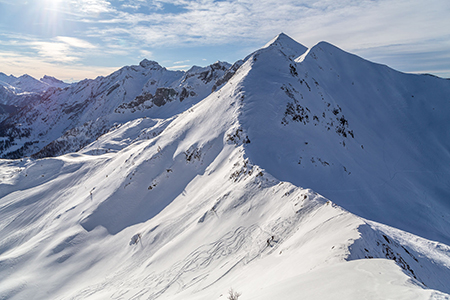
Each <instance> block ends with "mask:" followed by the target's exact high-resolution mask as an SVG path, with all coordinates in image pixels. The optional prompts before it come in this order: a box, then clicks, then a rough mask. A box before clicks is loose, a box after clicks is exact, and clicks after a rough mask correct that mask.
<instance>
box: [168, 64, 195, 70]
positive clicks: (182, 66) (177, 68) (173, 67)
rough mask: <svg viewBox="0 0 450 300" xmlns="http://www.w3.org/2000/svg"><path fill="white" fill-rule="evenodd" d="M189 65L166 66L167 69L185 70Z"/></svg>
mask: <svg viewBox="0 0 450 300" xmlns="http://www.w3.org/2000/svg"><path fill="white" fill-rule="evenodd" d="M190 67H191V65H178V66H172V67H168V68H167V69H169V70H187V69H189V68H190Z"/></svg>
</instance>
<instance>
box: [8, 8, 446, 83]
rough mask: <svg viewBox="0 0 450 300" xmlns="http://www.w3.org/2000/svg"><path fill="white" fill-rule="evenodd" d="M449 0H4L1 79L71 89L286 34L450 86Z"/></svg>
mask: <svg viewBox="0 0 450 300" xmlns="http://www.w3.org/2000/svg"><path fill="white" fill-rule="evenodd" d="M449 15H450V1H448V0H427V1H423V0H339V1H338V0H307V1H306V0H283V1H279V0H258V1H257V0H173V1H169V0H149V1H146V0H0V72H3V73H5V74H8V75H10V74H12V75H14V76H20V75H22V74H29V75H31V76H33V77H35V78H41V77H42V76H43V75H50V76H54V77H57V78H59V79H62V80H64V81H67V82H73V81H78V80H82V79H84V78H95V77H97V76H99V75H103V76H104V75H108V74H110V73H112V72H113V71H115V70H117V69H119V68H120V67H122V66H125V65H137V64H138V63H139V62H140V61H141V60H142V59H144V58H147V59H149V60H155V61H157V62H158V63H159V64H160V65H162V66H164V67H166V68H168V69H174V70H175V69H180V70H186V69H189V67H190V66H192V65H199V66H206V65H209V64H211V63H214V62H216V61H218V60H220V61H227V62H229V63H233V62H235V61H236V60H238V59H242V58H244V57H245V56H247V55H248V54H250V53H251V52H253V51H254V50H257V49H259V48H260V47H262V46H263V45H264V44H266V43H267V42H268V41H270V40H271V39H272V38H273V37H274V36H276V35H277V34H279V33H281V32H284V33H285V34H287V35H289V36H290V37H292V38H293V39H295V40H296V41H298V42H300V43H301V44H303V45H305V46H307V47H312V46H314V45H315V44H317V43H318V42H320V41H327V42H330V43H332V44H334V45H335V46H337V47H339V48H341V49H343V50H345V51H348V52H351V53H354V54H357V55H359V56H362V57H363V58H366V59H368V60H371V61H374V62H378V63H382V64H387V65H389V66H390V67H392V68H394V69H397V70H399V71H403V72H412V73H431V74H434V75H436V76H440V77H445V78H450V18H449Z"/></svg>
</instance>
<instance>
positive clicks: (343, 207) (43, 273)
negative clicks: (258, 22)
mask: <svg viewBox="0 0 450 300" xmlns="http://www.w3.org/2000/svg"><path fill="white" fill-rule="evenodd" d="M284 41H288V42H284ZM305 52H306V48H305V49H304V47H303V46H301V45H298V44H297V45H295V44H293V43H292V40H290V39H288V38H287V37H286V36H284V35H281V36H279V37H277V38H276V39H275V40H274V41H272V42H271V43H269V45H268V46H267V47H265V48H262V49H260V50H258V51H256V52H255V53H253V54H251V55H249V56H248V57H247V58H246V59H244V60H243V61H240V62H238V63H236V64H235V65H234V66H232V67H230V66H229V65H227V66H226V67H225V68H222V67H220V66H219V67H218V69H217V70H220V74H221V76H223V78H227V79H226V82H222V81H221V80H219V79H218V78H219V76H217V77H215V76H212V78H217V79H215V80H214V79H213V80H209V81H208V78H210V75H208V74H211V73H213V71H215V69H214V68H215V67H211V68H209V69H208V67H207V68H206V69H198V68H193V69H191V70H190V72H191V73H190V74H195V75H194V76H192V77H189V78H186V77H184V78H183V77H182V76H181V77H180V78H178V77H177V78H178V79H177V80H178V81H177V82H179V83H178V85H177V86H175V85H173V86H170V85H169V86H166V87H165V88H166V89H173V90H174V91H175V92H177V93H179V94H178V95H180V91H182V89H183V88H185V89H188V86H189V87H192V86H193V85H194V84H196V83H198V84H199V87H204V86H205V85H202V84H201V83H200V82H203V83H204V82H205V81H208V82H207V84H206V86H207V88H208V89H212V87H213V86H214V85H216V86H217V87H219V88H218V89H215V91H214V92H213V93H211V92H210V91H209V92H208V93H207V92H206V91H205V93H207V96H206V97H205V98H203V99H198V100H195V101H192V102H189V101H190V100H189V99H190V97H188V98H186V99H185V100H183V101H181V102H179V101H178V99H177V98H175V99H176V100H177V101H175V100H172V101H170V100H169V98H167V97H166V98H164V99H165V101H166V103H165V104H164V105H161V106H157V105H156V103H155V101H154V99H155V98H154V96H155V95H156V94H157V93H156V91H157V89H158V87H153V85H152V84H149V85H146V82H149V81H150V80H147V81H145V78H142V80H141V81H140V83H143V84H144V85H143V90H142V91H144V90H145V91H146V92H148V93H149V94H151V95H152V97H149V99H147V100H144V101H142V102H141V103H140V104H139V105H141V106H139V105H136V106H133V108H137V107H140V108H142V109H143V110H140V109H136V110H135V111H134V112H132V109H131V110H130V108H123V109H124V111H123V112H120V113H117V112H113V111H114V110H115V109H116V108H117V106H115V105H116V104H118V103H131V102H132V101H134V100H135V99H136V98H137V97H138V96H140V95H141V96H142V95H143V93H140V90H139V91H137V92H136V95H137V96H133V95H131V96H130V95H128V93H127V95H126V96H125V97H129V98H128V99H131V100H130V101H131V102H130V101H128V102H125V101H123V102H120V101H117V102H116V104H114V105H111V106H109V112H110V113H111V112H112V113H111V114H112V115H113V116H121V117H123V118H122V119H121V120H122V121H121V122H117V123H116V125H114V126H113V127H111V128H109V130H108V132H106V133H105V134H103V135H101V136H100V137H98V138H97V139H96V140H95V141H93V142H92V143H90V144H89V145H87V146H85V147H82V146H81V144H79V146H80V147H82V149H81V150H80V151H78V152H77V153H70V154H65V155H62V156H58V157H54V158H43V159H33V158H23V159H19V160H0V179H1V182H0V216H1V218H0V220H1V221H0V278H1V279H0V282H1V284H0V298H1V297H3V298H5V299H24V298H30V297H34V298H37V299H45V298H49V297H50V298H52V299H105V298H106V299H109V298H121V299H226V298H227V292H228V290H229V289H230V288H233V289H234V290H236V291H238V292H239V293H242V299H297V298H298V296H299V295H302V297H303V296H305V297H306V298H308V299H334V298H335V296H336V295H342V296H343V297H345V299H362V298H363V299H387V298H390V299H450V295H448V293H450V290H449V287H448V284H446V283H448V282H450V248H449V246H447V245H446V244H444V243H446V241H447V240H448V239H449V237H450V235H449V234H448V231H447V230H448V223H447V221H446V219H445V217H444V218H440V217H436V216H439V215H438V212H439V213H440V214H443V215H444V216H445V214H447V213H448V212H449V211H448V210H446V209H445V206H444V205H443V204H444V203H445V201H444V199H445V192H443V194H439V195H436V194H433V197H428V198H427V199H426V200H427V201H425V202H424V200H423V195H427V194H429V193H432V192H433V191H434V189H436V188H437V187H440V189H439V190H442V189H443V187H445V184H443V183H442V181H440V180H443V178H446V175H447V170H446V169H445V168H446V167H445V166H442V167H441V168H440V169H436V168H437V167H438V166H437V165H436V163H433V161H431V160H429V159H428V157H424V158H420V157H419V156H416V155H415V154H416V152H415V151H417V153H420V152H421V151H422V150H430V149H429V148H428V145H424V144H419V145H416V148H415V149H412V151H411V152H410V150H408V149H410V148H407V147H412V145H415V144H414V142H416V141H417V139H422V138H423V139H425V140H424V141H425V142H426V143H432V144H430V145H429V147H430V148H432V147H435V148H436V149H435V151H434V152H433V155H435V157H438V158H439V159H441V160H443V161H448V158H447V157H446V155H447V153H448V152H446V151H442V149H449V148H448V147H447V146H448V145H447V144H446V143H447V141H445V140H442V139H441V138H440V137H441V136H442V135H443V134H445V133H446V128H444V129H442V130H441V131H439V130H436V127H437V126H436V127H434V126H431V127H430V125H428V128H431V129H432V130H433V134H434V135H433V136H431V137H426V136H424V135H423V134H422V133H421V132H423V131H419V130H418V129H420V127H421V126H424V123H427V122H429V120H430V119H428V121H427V119H426V118H428V117H430V118H431V117H432V118H433V120H438V121H439V122H440V124H445V122H446V121H445V120H446V119H445V118H444V116H445V112H446V111H448V107H447V105H448V104H447V103H446V102H445V101H444V100H445V99H446V98H445V94H446V92H447V89H448V88H449V87H448V83H445V81H443V80H440V79H438V78H434V79H431V78H428V77H423V76H411V75H406V74H401V73H398V72H396V71H393V70H391V69H389V68H387V67H384V66H379V65H376V64H372V63H370V62H367V61H364V60H362V59H360V58H357V57H355V56H353V55H350V54H348V53H345V52H343V51H342V50H339V49H337V48H335V47H334V46H331V45H329V44H325V43H320V44H318V45H316V46H315V47H313V48H312V49H310V50H309V51H308V52H306V55H305V56H304V57H303V59H302V60H301V62H300V60H299V59H298V58H299V57H300V56H301V55H303V54H304V53H305ZM143 64H144V67H145V68H149V71H148V72H149V73H150V72H156V73H158V72H163V71H162V69H160V68H159V67H158V66H159V65H156V64H155V63H152V62H149V61H147V62H144V63H143ZM343 66H345V68H344V67H343ZM144 67H142V66H140V67H138V66H133V67H126V68H125V69H123V70H122V71H121V72H122V73H120V72H119V73H117V74H115V75H114V76H117V77H116V78H115V79H118V80H122V79H123V82H121V84H120V85H119V86H118V87H116V88H114V89H113V90H109V91H111V93H110V95H113V94H114V95H116V96H117V97H118V98H122V99H123V97H124V93H123V92H122V91H123V90H122V87H126V86H127V84H129V85H130V86H131V85H132V83H131V82H129V83H127V77H128V76H127V74H128V75H130V73H128V72H132V74H134V75H135V76H136V77H138V76H137V74H138V73H139V71H141V70H142V69H141V68H144ZM128 68H131V69H128ZM133 69H134V70H133ZM150 69H151V70H150ZM330 69H331V70H330ZM130 70H131V71H130ZM135 70H137V71H136V73H133V72H135ZM363 71H364V75H365V77H364V76H362V73H361V72H363ZM125 73H126V74H125ZM187 73H189V72H187ZM159 74H161V73H159ZM171 74H172V75H177V76H179V75H178V74H173V73H171ZM203 74H204V75H203ZM380 74H381V76H380ZM121 76H123V77H121ZM164 76H168V75H164ZM162 77H163V76H162V75H161V76H159V77H158V80H162V79H161V78H162ZM152 78H155V77H152ZM182 78H183V79H182ZM356 78H358V81H357V80H356ZM362 78H364V80H363V79H362ZM128 79H129V78H128ZM190 79H191V80H193V81H192V82H190V83H189V84H186V85H181V86H180V85H179V84H180V82H181V84H182V82H183V80H185V81H184V82H189V80H190ZM197 79H199V80H197ZM366 79H367V81H366ZM97 80H98V81H96V82H97V83H98V82H101V81H104V80H106V79H105V78H98V79H97ZM155 80H156V79H155ZM114 82H117V80H111V83H110V84H106V83H105V84H104V87H102V89H103V88H104V89H105V91H108V89H111V87H113V86H114V84H115V83H114ZM352 82H353V83H354V84H352ZM88 83H89V84H90V85H91V87H89V84H88ZM316 83H317V84H316ZM84 85H87V86H88V87H86V89H88V88H89V89H88V90H87V91H84V90H83V92H86V93H88V94H89V93H90V91H95V89H93V88H94V86H95V87H96V88H98V86H97V85H96V84H94V81H88V82H85V83H84ZM84 85H78V87H77V89H80V88H81V87H83V86H84ZM154 85H157V84H156V83H155V84H154ZM354 85H356V87H355V90H352V91H351V92H347V91H350V88H351V87H352V86H354ZM137 86H141V85H140V84H139V85H137ZM338 86H343V87H344V88H343V89H341V88H338ZM430 86H431V87H430ZM381 87H382V88H383V90H380V91H377V88H381ZM414 87H416V88H417V89H416V90H414V89H413V88H414ZM71 88H74V87H73V86H71V87H70V88H69V89H71ZM69 89H68V90H69ZM124 89H125V88H124ZM384 89H386V91H385V90H384ZM68 90H66V92H67V91H68ZM192 90H195V89H192ZM199 90H200V88H199V89H196V90H195V91H196V92H195V93H196V94H198V95H201V94H200V92H197V91H199ZM367 90H368V91H369V93H365V94H363V91H367ZM411 90H412V91H414V97H411V94H410V92H411ZM430 90H432V91H433V92H430ZM81 92H82V91H80V93H81ZM106 93H107V92H106ZM139 93H140V94H139ZM168 93H169V94H168V95H170V94H171V92H168ZM371 93H374V94H376V95H377V97H372V96H370V95H371ZM71 94H73V93H71ZM100 94H101V95H104V96H101V95H100V96H99V97H98V98H96V99H104V102H105V103H106V102H107V101H106V99H109V98H107V97H106V95H105V93H100ZM391 94H394V95H395V96H396V97H395V98H392V97H391V98H389V97H390V96H389V95H391ZM172 95H174V94H172ZM430 95H431V96H432V97H431V96H430ZM102 97H103V98H102ZM111 97H114V96H111ZM133 97H134V98H133ZM199 97H200V96H199ZM410 98H415V99H414V100H413V101H411V99H410ZM48 99H49V100H50V101H54V100H51V99H53V98H51V97H49V98H48ZM74 99H75V97H74ZM78 99H79V98H78ZM111 99H113V98H111ZM192 99H195V96H192ZM361 99H363V100H361ZM417 99H418V100H417ZM424 99H428V101H424ZM430 99H431V100H430ZM186 100H187V101H186ZM394 100H395V101H394ZM108 101H109V100H108ZM156 101H158V100H156ZM359 102H364V103H359ZM107 103H109V102H107ZM157 103H159V102H157ZM424 103H425V104H424ZM152 104H153V106H151V105H152ZM328 104H329V105H328ZM119 105H120V104H119ZM184 105H186V106H184ZM424 105H425V107H424ZM428 105H430V107H428ZM148 106H151V107H148ZM155 106H156V107H155ZM98 107H99V108H98V109H97V110H101V109H106V108H103V106H101V105H99V106H98ZM385 107H389V109H390V110H389V111H387V110H386V108H385ZM433 107H434V108H436V110H439V111H438V112H436V114H435V113H434V112H433V111H435V110H433V109H432V108H433ZM121 109H122V108H121ZM419 111H421V112H422V114H423V115H422V117H423V118H424V120H418V121H417V122H418V124H416V125H414V123H412V122H409V123H408V121H411V119H414V118H416V117H417V116H418V112H419ZM144 112H145V114H144ZM401 112H404V113H403V114H401ZM96 113H97V112H95V110H94V111H93V112H91V114H96ZM323 114H325V116H324V115H323ZM428 114H431V115H428ZM80 115H83V114H80ZM83 116H84V115H83ZM130 116H133V117H132V118H131V117H130ZM314 116H316V117H317V118H315V117H314ZM360 116H364V117H365V118H361V117H360ZM82 118H83V117H80V119H82ZM99 118H101V116H99ZM117 118H119V117H117ZM410 118H411V119H410ZM105 119H107V118H105ZM380 119H381V120H383V123H384V124H383V125H380V127H376V126H375V127H374V126H373V123H371V122H376V121H378V120H380ZM86 120H87V117H86ZM97 120H99V119H97ZM107 120H108V121H109V120H110V119H107ZM96 122H97V121H96ZM436 122H437V121H436ZM90 124H93V123H87V125H86V127H85V131H79V132H76V131H68V132H72V133H73V135H72V136H74V137H75V138H77V137H78V136H80V140H82V139H86V140H87V138H85V136H88V135H89V134H90V133H89V132H90V130H91V129H90V126H92V125H90ZM100 124H104V123H100ZM106 124H109V123H106ZM376 124H378V122H376ZM443 127H445V126H443ZM74 128H75V127H74ZM105 128H107V127H105ZM392 128H395V129H396V130H398V131H399V132H396V131H393V130H392ZM387 129H391V130H387ZM73 130H74V129H73ZM379 130H380V131H379ZM412 134H416V135H418V136H417V139H416V140H412V141H409V140H408V138H411V136H412ZM401 135H406V136H407V138H404V139H399V136H401ZM382 138H384V139H385V140H386V141H387V142H389V143H388V145H386V144H384V143H382V140H381V139H382ZM69 139H70V136H67V137H65V138H64V139H62V140H69ZM396 139H399V142H398V143H395V140H396ZM62 140H61V141H62ZM73 143H74V144H75V142H73ZM378 144H381V146H377V145H378ZM361 145H363V147H361ZM397 151H398V152H397ZM367 153H370V155H369V154H367ZM400 154H401V155H400ZM300 157H301V158H300ZM311 158H313V159H311ZM407 163H409V169H404V166H405V164H407ZM440 163H441V164H442V161H441V162H440ZM430 164H431V165H430ZM376 165H378V168H375V166H376ZM380 165H381V166H383V167H387V168H389V167H391V168H392V169H387V170H384V169H383V168H382V167H380ZM443 165H445V164H443ZM419 168H423V169H422V172H417V171H418V170H419ZM428 168H435V169H434V171H435V173H433V174H434V175H435V177H433V180H434V181H435V183H434V184H435V185H430V186H429V187H427V184H429V182H428V181H424V180H425V179H426V177H427V176H429V174H430V172H431V171H432V170H431V169H428ZM413 171H414V172H413ZM440 176H442V177H440ZM355 177H356V179H355ZM447 178H448V177H447ZM358 179H359V180H358ZM392 180H400V183H402V182H404V181H410V182H411V183H412V184H416V185H419V184H420V189H422V190H421V191H422V193H421V194H420V195H419V196H416V197H413V196H412V195H411V192H408V189H411V187H410V186H409V185H406V186H405V185H402V184H398V183H399V182H395V181H392ZM365 181H367V182H368V183H365ZM374 181H375V182H378V181H379V182H382V183H383V185H381V187H382V188H381V187H380V186H377V189H373V188H371V187H372V186H371V185H369V184H370V183H372V182H374ZM423 182H425V183H426V184H424V183H423ZM390 183H391V184H392V186H391V184H390ZM394 183H395V184H394ZM359 185H362V186H363V187H364V189H358V186H359ZM355 190H357V191H358V194H357V195H355V194H354V192H355ZM412 191H413V193H414V192H416V191H417V190H412ZM322 192H324V193H328V194H329V195H328V196H327V198H328V199H327V198H325V197H323V196H321V195H320V193H322ZM386 199H387V200H386ZM388 200H389V201H388ZM424 206H426V207H425V208H424ZM352 210H353V211H355V210H357V211H358V212H360V216H357V215H355V214H353V213H352V212H351V211H352ZM386 215H387V216H386ZM367 216H370V219H372V221H368V220H367V219H365V218H364V217H367ZM421 218H423V219H422V220H421ZM386 219H388V222H383V223H385V224H389V223H391V224H389V225H391V226H392V225H393V224H392V222H394V223H396V224H400V225H401V227H402V228H401V229H402V230H400V229H395V228H393V227H390V226H387V225H385V224H382V223H380V221H384V220H386ZM409 220H414V223H411V222H409ZM418 233H420V235H421V236H422V237H419V236H417V235H415V234H418ZM434 237H438V238H436V239H435V240H439V241H440V242H435V241H432V240H433V239H434Z"/></svg>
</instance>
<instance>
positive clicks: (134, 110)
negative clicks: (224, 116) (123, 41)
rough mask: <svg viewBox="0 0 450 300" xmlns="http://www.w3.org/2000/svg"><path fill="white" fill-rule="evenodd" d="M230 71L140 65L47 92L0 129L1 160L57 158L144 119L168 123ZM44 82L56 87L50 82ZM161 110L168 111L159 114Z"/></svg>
mask: <svg viewBox="0 0 450 300" xmlns="http://www.w3.org/2000/svg"><path fill="white" fill-rule="evenodd" d="M229 68H230V65H229V64H228V63H223V62H217V63H215V64H213V65H210V66H208V67H204V68H201V67H192V68H191V69H190V70H188V71H187V72H183V71H170V70H167V69H166V68H163V67H161V66H160V65H159V64H158V63H156V62H154V61H148V60H143V61H142V62H141V63H140V64H139V65H138V66H128V67H123V68H121V69H120V70H118V71H116V72H114V73H112V74H111V75H109V76H107V77H98V78H96V79H94V80H83V81H81V82H78V83H75V84H72V85H70V86H67V87H65V88H63V89H61V88H53V89H49V90H47V91H46V92H45V93H44V94H43V95H42V97H41V98H40V99H38V100H37V101H33V102H30V104H29V105H26V106H25V107H23V108H22V109H21V110H20V111H19V112H18V113H16V114H14V115H12V116H10V117H9V118H8V119H6V120H5V121H3V123H1V124H0V136H3V137H4V140H5V141H4V142H3V144H1V145H0V156H2V157H4V158H20V157H23V156H30V155H32V154H34V156H35V157H48V156H56V155H61V154H64V153H68V152H73V151H77V150H79V149H81V148H82V147H84V146H86V145H87V144H89V143H90V142H92V141H94V140H95V139H96V138H98V137H99V136H100V135H102V134H104V133H105V132H107V131H108V130H109V129H110V128H112V127H113V126H114V124H116V123H119V124H120V123H123V122H126V121H129V120H132V119H135V118H137V117H138V116H144V115H145V116H155V117H156V116H158V117H164V118H168V117H169V116H170V115H172V114H176V113H179V112H182V111H184V110H186V109H187V108H188V107H189V106H192V105H193V104H195V103H196V102H198V101H199V100H201V99H203V98H205V97H206V96H207V95H209V94H210V93H211V90H212V89H213V88H217V81H218V80H219V79H221V78H222V77H223V75H225V73H226V72H227V71H228V69H229ZM230 71H232V70H230ZM43 80H44V81H45V82H50V83H52V84H54V85H57V84H58V81H57V80H55V79H52V78H50V77H44V78H43ZM175 100H176V101H175ZM170 102H176V104H169V103H170ZM179 102H183V103H182V104H178V103H179ZM166 104H168V105H166ZM162 106H167V108H165V109H163V108H162V109H159V108H160V107H162Z"/></svg>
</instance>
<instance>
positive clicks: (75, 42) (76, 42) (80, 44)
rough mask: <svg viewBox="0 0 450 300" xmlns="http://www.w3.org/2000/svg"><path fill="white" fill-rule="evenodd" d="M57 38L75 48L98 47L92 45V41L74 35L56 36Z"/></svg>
mask: <svg viewBox="0 0 450 300" xmlns="http://www.w3.org/2000/svg"><path fill="white" fill-rule="evenodd" d="M56 40H58V41H61V42H64V43H66V44H67V45H69V46H71V47H75V48H83V49H95V48H96V47H95V46H94V45H92V44H91V43H89V42H87V41H84V40H81V39H78V38H74V37H68V36H58V37H56Z"/></svg>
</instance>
